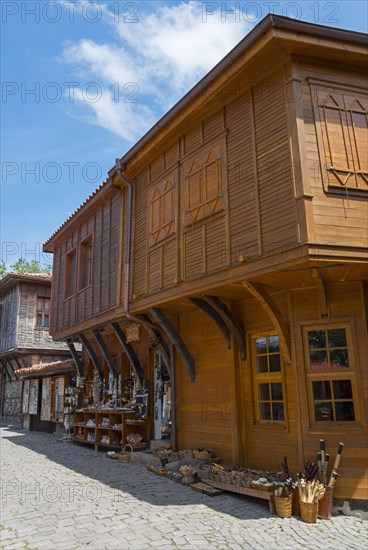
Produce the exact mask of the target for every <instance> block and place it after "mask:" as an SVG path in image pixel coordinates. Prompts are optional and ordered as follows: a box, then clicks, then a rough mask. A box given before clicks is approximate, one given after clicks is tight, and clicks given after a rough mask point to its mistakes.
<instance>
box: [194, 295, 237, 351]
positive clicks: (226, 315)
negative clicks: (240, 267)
mask: <svg viewBox="0 0 368 550" xmlns="http://www.w3.org/2000/svg"><path fill="white" fill-rule="evenodd" d="M201 299H203V300H204V301H205V302H206V303H207V304H209V305H210V306H211V307H212V309H214V310H215V311H216V313H217V314H218V315H219V316H220V317H221V319H222V320H223V321H224V323H225V324H226V326H227V327H228V330H229V332H230V333H231V334H232V335H233V336H234V338H235V341H236V343H237V345H238V348H239V351H240V355H241V358H242V359H243V361H245V360H246V358H247V348H246V343H245V334H244V330H243V328H242V327H241V325H240V323H239V321H238V320H237V319H236V317H235V316H234V315H233V313H232V312H231V311H230V310H229V308H228V307H227V306H226V305H225V304H224V302H223V301H222V300H220V298H218V297H217V296H207V295H206V296H201Z"/></svg>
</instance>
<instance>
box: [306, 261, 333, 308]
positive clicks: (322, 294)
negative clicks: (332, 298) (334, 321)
mask: <svg viewBox="0 0 368 550" xmlns="http://www.w3.org/2000/svg"><path fill="white" fill-rule="evenodd" d="M311 273H312V277H313V280H314V282H315V283H316V285H317V288H318V294H319V307H320V315H321V317H329V316H330V313H329V307H328V298H327V288H326V283H325V281H324V280H323V277H322V275H321V273H320V272H319V271H318V269H316V268H314V269H312V272H311Z"/></svg>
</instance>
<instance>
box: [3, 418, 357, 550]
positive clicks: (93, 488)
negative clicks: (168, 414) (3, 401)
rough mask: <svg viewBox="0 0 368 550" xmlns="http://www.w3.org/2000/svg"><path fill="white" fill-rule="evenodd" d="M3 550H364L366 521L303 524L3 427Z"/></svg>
mask: <svg viewBox="0 0 368 550" xmlns="http://www.w3.org/2000/svg"><path fill="white" fill-rule="evenodd" d="M1 480H2V486H1V489H2V491H1V505H2V512H1V531H0V536H1V548H4V549H9V550H10V549H13V548H26V549H33V548H34V549H40V550H41V549H47V550H51V549H52V550H62V549H65V550H71V549H80V548H89V549H96V550H102V549H105V548H106V549H110V550H114V549H132V550H135V549H137V550H138V549H142V550H143V549H148V548H159V549H160V550H161V549H165V548H186V549H206V550H210V549H215V548H216V549H220V548H221V549H222V548H224V549H225V548H231V549H245V548H254V549H256V548H267V549H268V550H271V549H280V550H284V549H287V548H290V549H293V550H295V549H298V548H308V549H309V548H310V549H312V548H323V549H326V548H331V549H332V548H333V549H335V550H336V549H350V548H356V549H363V548H366V543H367V539H366V535H367V522H363V521H361V520H360V519H358V518H354V517H344V516H337V517H334V518H332V520H331V521H318V523H317V524H313V525H310V524H305V523H302V522H301V521H298V520H296V519H294V518H292V519H290V520H282V519H278V518H276V517H275V516H271V514H270V513H269V511H268V506H267V504H266V503H265V502H263V501H262V502H259V501H256V500H253V499H250V498H245V497H240V496H239V497H238V496H235V495H234V496H233V495H228V494H226V495H221V496H219V497H213V498H211V497H207V496H202V495H200V494H199V493H195V492H194V491H192V490H191V489H190V488H187V487H183V486H181V485H177V484H176V483H174V482H172V481H170V480H167V479H165V478H159V477H157V476H154V475H152V474H150V473H149V472H147V470H146V469H145V468H144V467H143V466H140V465H133V464H121V463H118V462H115V461H113V460H108V459H106V458H103V456H102V455H100V454H97V453H95V452H94V451H93V450H90V449H88V448H84V447H82V446H76V445H75V446H74V445H72V444H71V443H69V442H60V441H57V440H56V438H55V437H53V436H51V435H48V434H43V433H35V432H33V433H29V432H23V431H16V430H12V429H7V428H3V429H2V439H1Z"/></svg>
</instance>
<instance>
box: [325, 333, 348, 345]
mask: <svg viewBox="0 0 368 550" xmlns="http://www.w3.org/2000/svg"><path fill="white" fill-rule="evenodd" d="M327 335H328V347H329V348H344V347H345V348H346V347H347V343H346V333H345V329H344V328H335V329H331V330H328V331H327Z"/></svg>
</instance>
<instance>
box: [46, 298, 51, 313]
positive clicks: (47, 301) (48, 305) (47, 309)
mask: <svg viewBox="0 0 368 550" xmlns="http://www.w3.org/2000/svg"><path fill="white" fill-rule="evenodd" d="M45 311H50V299H49V298H45Z"/></svg>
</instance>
